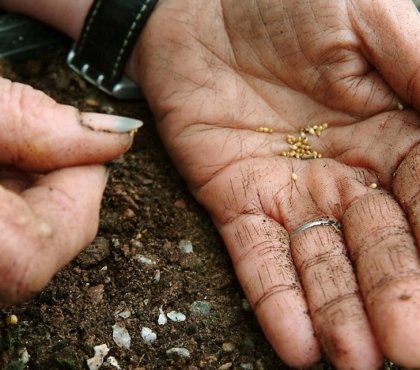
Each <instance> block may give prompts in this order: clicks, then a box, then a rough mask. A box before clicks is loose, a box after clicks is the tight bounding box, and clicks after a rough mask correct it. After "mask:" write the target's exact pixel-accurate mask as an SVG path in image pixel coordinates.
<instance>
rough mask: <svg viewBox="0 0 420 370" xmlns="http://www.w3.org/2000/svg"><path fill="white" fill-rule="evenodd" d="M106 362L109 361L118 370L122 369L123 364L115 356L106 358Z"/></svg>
mask: <svg viewBox="0 0 420 370" xmlns="http://www.w3.org/2000/svg"><path fill="white" fill-rule="evenodd" d="M106 362H108V364H110V365H111V366H112V367H114V368H116V369H117V370H121V366H120V365H119V364H118V361H117V359H116V358H115V357H114V356H109V357H108V358H107V359H106Z"/></svg>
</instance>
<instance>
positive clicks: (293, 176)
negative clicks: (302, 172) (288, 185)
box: [292, 172, 298, 181]
mask: <svg viewBox="0 0 420 370" xmlns="http://www.w3.org/2000/svg"><path fill="white" fill-rule="evenodd" d="M297 178H298V177H297V175H296V174H295V173H294V172H293V173H292V180H293V181H296V180H297Z"/></svg>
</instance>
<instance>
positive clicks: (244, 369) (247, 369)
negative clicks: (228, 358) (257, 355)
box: [239, 363, 254, 370]
mask: <svg viewBox="0 0 420 370" xmlns="http://www.w3.org/2000/svg"><path fill="white" fill-rule="evenodd" d="M239 368H240V369H241V370H254V365H252V364H250V363H243V364H240V365H239Z"/></svg>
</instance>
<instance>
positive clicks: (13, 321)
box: [6, 315, 19, 325]
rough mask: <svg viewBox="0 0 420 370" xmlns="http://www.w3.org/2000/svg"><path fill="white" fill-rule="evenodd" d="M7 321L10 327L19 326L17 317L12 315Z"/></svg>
mask: <svg viewBox="0 0 420 370" xmlns="http://www.w3.org/2000/svg"><path fill="white" fill-rule="evenodd" d="M6 321H7V324H8V325H17V323H18V321H19V320H18V317H17V316H16V315H10V316H9V317H8V318H7V320H6Z"/></svg>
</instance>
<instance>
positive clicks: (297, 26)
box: [3, 0, 420, 369]
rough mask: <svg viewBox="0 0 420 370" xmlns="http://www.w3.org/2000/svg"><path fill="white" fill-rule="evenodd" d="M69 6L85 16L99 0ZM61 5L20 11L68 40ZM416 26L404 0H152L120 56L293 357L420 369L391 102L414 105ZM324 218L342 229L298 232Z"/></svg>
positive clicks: (411, 207)
mask: <svg viewBox="0 0 420 370" xmlns="http://www.w3.org/2000/svg"><path fill="white" fill-rule="evenodd" d="M43 2H45V3H48V1H47V0H44V1H43ZM79 2H80V3H81V4H80V5H81V7H80V8H81V9H82V10H81V11H80V13H79V15H80V14H83V11H85V9H86V4H87V6H89V5H90V3H91V0H87V1H82V0H80V1H79ZM79 2H78V3H79ZM3 3H5V1H3ZM6 3H7V2H6ZM19 3H22V4H23V3H25V1H21V2H19V1H16V0H15V1H14V2H13V4H14V6H16V7H19V5H18V4H19ZM31 3H32V5H31ZM66 3H67V5H66ZM68 4H69V3H68V2H65V1H62V0H60V1H55V2H53V3H51V1H50V4H49V5H50V6H49V7H45V6H43V5H42V4H40V3H36V5H33V2H28V4H27V5H23V6H22V5H21V6H20V10H27V9H29V10H27V11H28V12H29V14H35V15H38V16H39V17H40V18H41V19H43V20H44V21H49V22H50V23H52V24H54V25H56V26H58V27H61V29H62V30H65V31H66V32H68V33H69V34H71V35H73V36H74V37H77V33H78V30H79V29H80V26H81V22H82V20H83V17H82V16H79V17H76V16H73V15H72V14H75V13H77V12H78V10H77V9H79V8H78V6H75V5H73V4H72V5H71V6H70V8H71V9H72V10H71V11H70V12H68V13H67V12H66V14H69V15H70V16H68V17H66V20H63V19H62V16H60V14H62V13H63V12H59V11H58V9H59V8H60V7H61V8H63V7H66V9H67V8H68V7H69V5H68ZM44 5H45V4H44ZM41 9H42V11H41ZM45 9H50V11H48V12H46V11H45ZM41 13H42V14H41ZM418 29H419V23H418V14H417V11H416V10H415V8H414V7H413V6H412V4H411V3H410V2H409V1H402V0H400V1H393V2H380V1H367V0H359V1H353V2H349V1H326V0H323V1H312V2H310V3H309V2H307V1H291V0H289V1H282V2H276V1H264V2H261V1H258V2H255V1H253V2H252V1H241V2H235V1H206V2H204V1H193V0H190V1H186V0H161V1H160V3H159V4H158V7H157V8H156V10H155V11H154V13H153V14H152V17H151V18H150V20H149V22H148V25H147V27H146V28H145V30H144V31H143V33H142V35H141V37H140V39H139V43H138V45H137V48H136V49H135V51H134V54H133V57H132V58H131V60H130V62H129V64H128V72H129V74H130V75H131V76H132V77H134V78H136V79H137V81H138V82H139V83H140V84H141V85H142V88H143V91H144V92H145V94H146V96H147V98H148V101H149V103H150V105H151V108H152V110H153V111H154V113H155V117H156V119H157V122H158V127H159V130H160V132H161V134H162V138H163V140H164V142H165V144H166V146H167V148H168V150H169V152H170V154H171V155H172V158H173V159H174V162H175V164H176V165H177V167H178V169H179V171H180V172H181V173H182V174H183V175H184V177H185V178H186V180H187V181H188V183H189V185H190V187H191V190H192V191H193V193H194V195H195V196H196V198H197V199H198V200H199V201H200V202H201V203H202V204H203V205H204V206H205V207H206V208H207V209H208V210H209V212H210V213H211V215H212V217H213V219H214V220H215V223H216V225H217V227H218V229H219V231H220V233H221V235H222V236H223V238H224V241H225V243H226V246H227V248H228V249H229V252H230V254H231V256H232V260H233V264H234V267H235V270H236V272H237V275H238V278H239V280H240V282H241V284H242V286H243V288H244V291H245V293H246V294H247V296H248V298H249V300H250V302H251V304H252V306H253V307H254V310H255V313H256V315H257V317H258V319H259V321H260V323H261V325H262V328H263V330H264V331H265V333H266V335H267V338H268V339H269V340H270V342H271V343H272V345H273V347H274V348H275V349H276V351H277V352H278V354H279V356H280V357H281V358H282V359H283V360H284V361H285V362H286V363H288V364H289V365H291V366H296V367H299V366H306V365H309V364H311V363H313V362H315V361H317V360H318V359H319V358H320V354H321V350H323V351H325V352H326V354H327V355H328V356H329V357H330V359H331V360H332V361H333V363H334V364H335V365H336V367H338V368H340V369H347V368H360V369H374V368H377V367H378V366H379V365H380V363H381V360H382V355H385V356H386V357H388V358H390V359H391V360H393V361H394V362H396V363H398V364H401V365H404V366H409V367H412V366H420V359H419V357H418V356H419V354H418V351H417V349H418V347H419V338H418V335H417V333H418V330H419V326H420V312H419V310H420V305H419V302H418V301H419V293H418V289H417V287H418V286H419V277H418V276H419V267H420V266H419V259H418V254H417V251H416V243H417V246H418V241H419V237H420V235H419V234H420V231H419V228H420V226H419V221H418V216H416V214H417V215H418V207H419V206H418V196H417V198H416V195H417V194H418V177H419V170H418V168H419V165H418V161H419V149H418V142H419V136H420V133H419V123H420V121H419V116H418V113H416V111H414V110H413V109H407V110H404V111H399V110H398V109H397V104H398V101H399V100H400V99H401V100H403V101H404V102H405V103H406V104H408V105H411V106H413V107H415V108H417V109H418V108H419V107H420V94H419V77H418V66H419V55H418V52H417V49H416V47H417V45H418V44H419V41H420V40H419V36H418V34H419V33H418V32H417V31H418ZM323 122H328V123H329V125H330V127H329V128H328V129H327V130H324V131H323V132H322V135H321V136H320V137H319V138H318V137H317V136H314V137H310V138H309V139H310V142H311V145H312V148H313V149H314V150H316V151H318V152H319V153H322V154H323V157H324V159H320V158H317V159H313V160H307V161H302V160H300V159H295V158H287V157H283V156H281V155H280V154H281V152H283V151H287V150H288V149H289V145H288V143H286V141H285V137H286V135H287V134H294V135H295V136H298V135H299V131H300V129H301V128H303V127H306V126H310V125H313V124H319V123H323ZM261 126H266V127H271V128H273V130H274V132H273V133H272V134H266V133H260V132H256V131H255V130H256V129H257V128H258V127H261ZM292 173H296V174H297V179H296V180H292ZM394 173H395V176H394ZM373 183H377V184H378V185H379V188H378V189H372V188H371V187H370V185H371V184H373ZM399 204H401V205H402V206H403V207H404V211H403V210H402V209H401V206H400V205H399ZM406 215H407V216H406ZM324 217H328V218H332V219H334V220H338V221H340V222H341V223H342V224H343V234H341V233H337V232H336V231H335V230H334V229H333V228H331V227H317V228H315V227H314V228H311V229H309V230H307V231H304V232H300V233H299V234H297V235H296V236H294V237H293V238H290V235H291V234H293V231H294V230H296V229H297V228H298V227H299V226H300V225H302V224H304V223H305V222H307V221H309V220H312V219H318V218H324ZM407 217H408V219H407ZM410 226H411V229H410ZM308 311H309V314H308ZM314 333H316V337H315V336H314Z"/></svg>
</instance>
